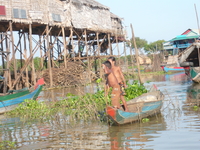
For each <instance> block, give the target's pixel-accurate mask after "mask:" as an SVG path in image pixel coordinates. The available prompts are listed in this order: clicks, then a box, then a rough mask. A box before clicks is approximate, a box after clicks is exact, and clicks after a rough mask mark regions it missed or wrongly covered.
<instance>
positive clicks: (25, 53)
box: [24, 33, 29, 88]
mask: <svg viewBox="0 0 200 150" xmlns="http://www.w3.org/2000/svg"><path fill="white" fill-rule="evenodd" d="M24 55H25V62H26V61H27V58H28V57H27V48H26V34H25V33H24ZM28 78H29V77H28V66H27V67H26V87H28V88H29V79H28Z"/></svg>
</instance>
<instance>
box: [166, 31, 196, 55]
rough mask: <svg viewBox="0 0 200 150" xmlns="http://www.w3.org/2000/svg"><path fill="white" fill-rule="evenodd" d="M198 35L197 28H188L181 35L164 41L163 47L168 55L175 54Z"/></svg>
mask: <svg viewBox="0 0 200 150" xmlns="http://www.w3.org/2000/svg"><path fill="white" fill-rule="evenodd" d="M198 37H199V31H198V29H188V30H186V31H185V32H183V33H182V34H181V35H178V36H176V37H175V38H173V39H171V40H169V41H167V42H164V43H163V48H164V50H165V51H167V52H168V54H169V55H170V54H171V55H176V54H178V53H179V52H181V51H183V50H185V49H186V48H187V47H189V46H190V45H191V44H192V43H193V42H194V41H195V40H196V39H197V38H198Z"/></svg>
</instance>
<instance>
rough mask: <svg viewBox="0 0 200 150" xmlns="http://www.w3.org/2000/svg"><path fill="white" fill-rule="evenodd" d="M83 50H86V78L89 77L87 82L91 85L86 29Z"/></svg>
mask: <svg viewBox="0 0 200 150" xmlns="http://www.w3.org/2000/svg"><path fill="white" fill-rule="evenodd" d="M84 32H85V48H86V55H87V67H88V69H87V72H88V77H89V82H90V83H91V82H92V80H91V73H90V66H91V65H90V59H89V57H88V45H87V31H86V29H85V31H84Z"/></svg>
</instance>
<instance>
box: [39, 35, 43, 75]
mask: <svg viewBox="0 0 200 150" xmlns="http://www.w3.org/2000/svg"><path fill="white" fill-rule="evenodd" d="M41 39H42V36H41V35H39V43H41ZM43 63H44V59H43V52H42V45H40V68H41V71H42V74H43V67H44V64H43Z"/></svg>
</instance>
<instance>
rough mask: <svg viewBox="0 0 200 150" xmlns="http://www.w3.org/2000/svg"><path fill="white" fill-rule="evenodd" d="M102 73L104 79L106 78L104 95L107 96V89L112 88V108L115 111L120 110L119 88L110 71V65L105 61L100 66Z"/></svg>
mask: <svg viewBox="0 0 200 150" xmlns="http://www.w3.org/2000/svg"><path fill="white" fill-rule="evenodd" d="M102 67H103V70H104V73H105V78H106V85H105V95H106V96H107V95H108V91H109V88H110V87H112V94H111V102H112V106H113V107H114V108H115V109H119V108H120V102H119V100H120V99H119V97H120V86H119V84H118V82H117V78H116V76H115V75H114V73H113V71H112V69H111V67H112V66H111V63H110V62H109V61H105V62H104V63H103V64H102Z"/></svg>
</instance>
